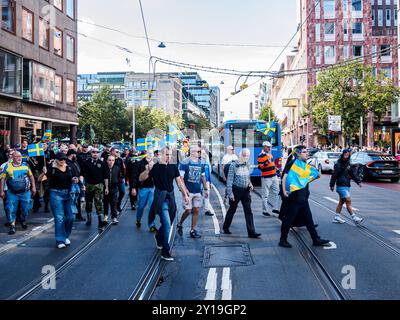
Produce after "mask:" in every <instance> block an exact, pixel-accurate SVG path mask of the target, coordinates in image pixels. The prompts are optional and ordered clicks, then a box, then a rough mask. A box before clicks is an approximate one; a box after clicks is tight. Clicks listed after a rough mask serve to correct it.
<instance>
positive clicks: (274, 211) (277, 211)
mask: <svg viewBox="0 0 400 320" xmlns="http://www.w3.org/2000/svg"><path fill="white" fill-rule="evenodd" d="M272 213H275V214H280V213H281V212H280V211H279V210H272Z"/></svg>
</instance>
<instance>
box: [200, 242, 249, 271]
mask: <svg viewBox="0 0 400 320" xmlns="http://www.w3.org/2000/svg"><path fill="white" fill-rule="evenodd" d="M252 264H254V262H253V259H252V257H251V254H250V248H249V246H248V245H247V244H230V245H226V244H224V245H210V246H206V247H205V248H204V260H203V266H204V268H220V267H245V266H250V265H252Z"/></svg>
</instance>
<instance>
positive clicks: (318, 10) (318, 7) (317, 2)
mask: <svg viewBox="0 0 400 320" xmlns="http://www.w3.org/2000/svg"><path fill="white" fill-rule="evenodd" d="M314 5H315V18H316V19H319V18H320V17H321V1H320V0H315V4H314Z"/></svg>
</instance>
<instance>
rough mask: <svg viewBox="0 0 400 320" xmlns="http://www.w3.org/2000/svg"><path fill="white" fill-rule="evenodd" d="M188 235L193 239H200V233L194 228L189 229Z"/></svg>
mask: <svg viewBox="0 0 400 320" xmlns="http://www.w3.org/2000/svg"><path fill="white" fill-rule="evenodd" d="M190 237H191V238H193V239H200V238H201V235H200V234H199V233H198V232H197V231H196V230H192V231H190Z"/></svg>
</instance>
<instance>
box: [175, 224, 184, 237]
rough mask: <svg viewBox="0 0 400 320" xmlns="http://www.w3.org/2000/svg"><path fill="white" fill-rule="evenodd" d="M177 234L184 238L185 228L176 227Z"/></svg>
mask: <svg viewBox="0 0 400 320" xmlns="http://www.w3.org/2000/svg"><path fill="white" fill-rule="evenodd" d="M176 232H178V234H179V235H180V236H181V237H182V236H183V227H182V226H180V225H177V226H176Z"/></svg>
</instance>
